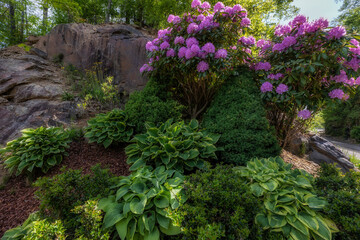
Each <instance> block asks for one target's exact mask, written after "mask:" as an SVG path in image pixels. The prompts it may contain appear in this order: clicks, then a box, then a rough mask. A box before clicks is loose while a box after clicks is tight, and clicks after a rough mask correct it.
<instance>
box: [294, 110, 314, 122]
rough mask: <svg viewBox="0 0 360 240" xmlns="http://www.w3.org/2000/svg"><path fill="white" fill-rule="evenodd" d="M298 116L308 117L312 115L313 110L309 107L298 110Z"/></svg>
mask: <svg viewBox="0 0 360 240" xmlns="http://www.w3.org/2000/svg"><path fill="white" fill-rule="evenodd" d="M297 116H298V117H299V118H302V119H304V120H305V119H308V118H310V117H311V112H310V111H309V110H307V109H304V110H301V111H299V112H298V114H297Z"/></svg>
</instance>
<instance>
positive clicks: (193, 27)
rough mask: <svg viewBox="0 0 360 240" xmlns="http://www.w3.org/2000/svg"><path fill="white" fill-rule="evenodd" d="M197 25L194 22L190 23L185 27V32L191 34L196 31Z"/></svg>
mask: <svg viewBox="0 0 360 240" xmlns="http://www.w3.org/2000/svg"><path fill="white" fill-rule="evenodd" d="M198 28H199V26H198V25H197V24H196V23H190V24H189V26H188V28H187V33H188V34H192V33H196V32H197V31H198Z"/></svg>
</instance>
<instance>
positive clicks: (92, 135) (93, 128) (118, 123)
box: [85, 109, 133, 148]
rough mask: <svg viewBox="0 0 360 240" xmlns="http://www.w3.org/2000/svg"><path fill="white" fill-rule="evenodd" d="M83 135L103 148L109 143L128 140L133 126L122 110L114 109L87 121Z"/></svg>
mask: <svg viewBox="0 0 360 240" xmlns="http://www.w3.org/2000/svg"><path fill="white" fill-rule="evenodd" d="M85 131H86V133H85V137H86V138H88V139H89V142H97V143H98V144H103V145H104V147H105V148H107V147H109V146H110V145H111V144H116V143H122V142H128V141H129V140H130V138H131V136H132V134H133V128H132V127H131V126H129V124H128V118H127V116H126V114H125V112H124V111H122V110H119V109H114V110H112V111H111V112H108V113H106V114H104V113H100V114H98V115H97V116H96V117H94V118H92V119H90V120H89V121H88V126H87V127H86V128H85Z"/></svg>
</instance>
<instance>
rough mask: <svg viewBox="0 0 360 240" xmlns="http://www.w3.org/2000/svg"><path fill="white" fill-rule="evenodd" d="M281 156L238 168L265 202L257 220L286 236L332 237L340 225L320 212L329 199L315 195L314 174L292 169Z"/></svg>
mask: <svg viewBox="0 0 360 240" xmlns="http://www.w3.org/2000/svg"><path fill="white" fill-rule="evenodd" d="M291 167H292V166H291V165H290V164H286V163H285V162H284V161H283V160H282V159H281V158H280V157H276V158H269V159H254V160H252V161H250V162H248V164H247V167H238V168H236V169H237V170H238V171H239V173H240V175H241V176H243V177H246V178H247V179H248V182H249V184H250V189H251V191H252V192H253V194H254V195H255V196H257V197H259V198H260V199H262V201H263V209H262V211H261V212H260V213H259V214H257V216H256V218H255V221H256V223H258V224H259V225H260V226H262V227H263V228H264V229H269V230H270V231H272V232H281V233H282V234H283V236H284V237H285V238H286V239H292V240H306V239H316V240H317V239H319V240H320V239H321V240H331V238H332V232H336V231H338V229H337V227H336V225H335V224H334V223H333V222H332V221H331V220H330V219H327V218H326V217H324V216H322V214H321V213H320V211H321V210H323V209H324V207H325V206H326V204H327V202H326V201H325V200H323V199H321V198H319V197H318V196H316V195H315V194H314V192H315V191H314V189H313V187H312V182H313V179H312V177H311V175H309V174H307V173H305V172H303V171H300V170H291Z"/></svg>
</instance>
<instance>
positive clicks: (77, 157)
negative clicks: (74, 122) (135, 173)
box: [0, 139, 130, 236]
mask: <svg viewBox="0 0 360 240" xmlns="http://www.w3.org/2000/svg"><path fill="white" fill-rule="evenodd" d="M124 148H125V146H117V147H112V148H108V149H104V148H103V147H102V146H99V145H97V144H88V143H87V142H86V141H85V140H84V139H82V140H80V141H77V142H73V143H71V144H70V148H69V150H68V153H69V155H68V156H67V157H65V158H64V160H63V161H62V163H61V164H60V165H59V166H56V167H54V168H53V169H51V170H50V171H49V172H48V173H47V174H42V175H41V176H49V177H51V176H54V175H56V174H59V173H61V168H62V167H63V166H66V168H67V169H82V170H83V173H84V174H86V173H90V172H91V167H92V166H94V165H96V164H98V163H99V164H100V165H101V167H103V168H109V169H110V171H111V172H112V173H113V174H115V175H117V176H127V175H129V174H130V172H129V166H128V164H127V163H126V155H125V152H124ZM35 191H36V188H34V187H32V186H31V185H30V184H29V183H27V179H26V178H25V177H24V176H19V177H12V178H10V179H9V181H8V182H7V184H6V186H5V187H4V189H1V190H0V236H2V235H3V234H4V232H5V231H7V230H8V229H11V228H14V227H16V226H18V225H21V224H22V223H23V222H24V221H25V220H26V219H27V218H28V216H29V214H30V213H32V212H34V211H36V210H37V209H38V206H39V204H40V202H39V201H38V200H37V199H35V198H34V192H35Z"/></svg>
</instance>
